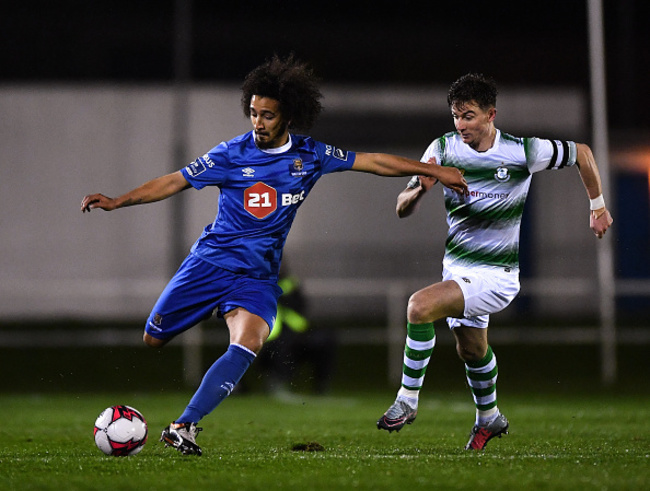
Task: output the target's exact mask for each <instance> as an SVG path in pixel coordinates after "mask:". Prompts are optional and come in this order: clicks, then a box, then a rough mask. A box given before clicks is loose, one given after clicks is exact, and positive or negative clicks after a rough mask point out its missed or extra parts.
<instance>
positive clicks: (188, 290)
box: [145, 254, 282, 339]
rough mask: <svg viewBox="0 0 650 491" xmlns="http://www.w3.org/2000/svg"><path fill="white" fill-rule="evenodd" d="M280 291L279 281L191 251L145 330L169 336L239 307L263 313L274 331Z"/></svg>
mask: <svg viewBox="0 0 650 491" xmlns="http://www.w3.org/2000/svg"><path fill="white" fill-rule="evenodd" d="M281 294H282V289H281V288H280V287H279V286H278V284H277V281H276V280H260V279H256V278H251V277H249V276H245V275H241V274H236V273H233V272H231V271H228V270H225V269H223V268H220V267H218V266H215V265H213V264H211V263H209V262H207V261H204V260H203V259H200V258H198V257H197V256H195V255H194V254H190V255H189V256H187V258H185V261H183V264H181V267H180V268H179V269H178V271H176V274H175V275H174V276H173V278H172V279H171V280H170V281H169V283H168V284H167V286H166V287H165V289H164V290H163V292H162V293H161V294H160V298H158V301H157V302H156V305H154V308H153V310H152V311H151V314H150V315H149V318H148V319H147V324H146V326H145V331H146V332H147V333H148V334H149V335H150V336H152V337H154V338H157V339H169V338H172V337H174V336H176V335H178V334H180V333H182V332H184V331H187V330H188V329H189V328H191V327H193V326H195V325H196V324H198V323H199V322H201V321H203V320H206V319H209V318H210V317H211V316H212V314H213V313H215V312H216V314H217V316H219V317H223V315H224V314H227V313H228V312H230V311H231V310H233V309H236V308H237V307H242V308H244V309H246V310H247V311H248V312H250V313H251V314H255V315H258V316H260V317H261V318H262V319H264V320H265V321H266V323H267V324H268V325H269V330H271V329H273V324H274V323H275V316H276V314H277V310H278V298H279V297H280V295H281Z"/></svg>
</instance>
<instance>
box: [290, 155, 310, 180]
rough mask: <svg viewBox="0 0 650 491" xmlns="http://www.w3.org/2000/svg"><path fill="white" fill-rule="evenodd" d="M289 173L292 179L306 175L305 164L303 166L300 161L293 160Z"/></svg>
mask: <svg viewBox="0 0 650 491" xmlns="http://www.w3.org/2000/svg"><path fill="white" fill-rule="evenodd" d="M289 171H290V172H291V175H292V176H293V177H298V176H306V175H307V172H306V171H305V164H303V162H302V159H293V163H292V164H291V166H290V167H289Z"/></svg>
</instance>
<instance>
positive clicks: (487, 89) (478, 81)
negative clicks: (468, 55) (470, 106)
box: [447, 73, 498, 111]
mask: <svg viewBox="0 0 650 491" xmlns="http://www.w3.org/2000/svg"><path fill="white" fill-rule="evenodd" d="M497 94H498V90H497V84H496V82H495V81H494V80H493V79H492V78H490V77H486V76H485V75H483V74H481V73H468V74H466V75H463V76H462V77H460V78H459V79H458V80H456V81H455V82H454V83H453V84H451V87H450V88H449V93H448V94H447V104H449V107H451V106H454V105H463V104H466V103H468V102H471V101H474V102H476V104H478V106H479V107H480V108H481V109H483V110H484V111H485V110H487V109H489V108H490V107H496V105H497Z"/></svg>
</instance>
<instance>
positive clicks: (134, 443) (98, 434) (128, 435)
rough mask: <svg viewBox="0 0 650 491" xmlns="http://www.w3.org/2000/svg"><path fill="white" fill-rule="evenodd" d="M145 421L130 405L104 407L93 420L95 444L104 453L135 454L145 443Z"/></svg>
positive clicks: (115, 454) (146, 431)
mask: <svg viewBox="0 0 650 491" xmlns="http://www.w3.org/2000/svg"><path fill="white" fill-rule="evenodd" d="M147 433H148V430H147V421H146V420H145V419H144V417H143V416H142V414H140V412H139V411H138V410H137V409H134V408H132V407H130V406H111V407H109V408H106V409H104V410H103V411H102V412H101V414H100V415H99V416H98V417H97V420H96V421H95V445H97V448H99V449H100V450H101V451H102V452H104V453H105V454H106V455H112V456H114V457H123V456H129V455H135V454H137V453H139V452H140V450H142V447H144V444H145V443H147Z"/></svg>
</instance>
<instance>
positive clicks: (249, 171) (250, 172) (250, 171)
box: [242, 167, 255, 177]
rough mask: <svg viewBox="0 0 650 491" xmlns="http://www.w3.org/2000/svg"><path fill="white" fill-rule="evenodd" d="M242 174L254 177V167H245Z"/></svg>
mask: <svg viewBox="0 0 650 491" xmlns="http://www.w3.org/2000/svg"><path fill="white" fill-rule="evenodd" d="M242 174H243V176H244V177H255V169H251V168H250V167H246V168H245V169H242Z"/></svg>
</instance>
